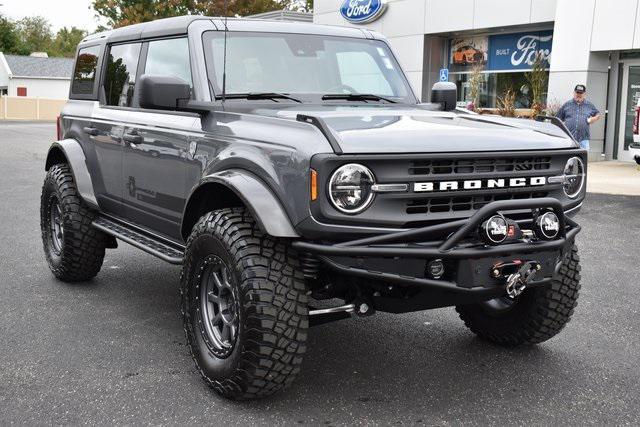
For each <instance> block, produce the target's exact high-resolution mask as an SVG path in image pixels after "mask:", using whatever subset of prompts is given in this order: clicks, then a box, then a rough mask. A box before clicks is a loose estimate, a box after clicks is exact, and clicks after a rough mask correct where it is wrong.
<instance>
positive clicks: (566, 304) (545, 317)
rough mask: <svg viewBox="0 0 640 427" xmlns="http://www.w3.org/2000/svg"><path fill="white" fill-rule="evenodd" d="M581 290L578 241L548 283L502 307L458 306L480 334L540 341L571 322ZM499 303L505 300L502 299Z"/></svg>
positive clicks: (509, 341)
mask: <svg viewBox="0 0 640 427" xmlns="http://www.w3.org/2000/svg"><path fill="white" fill-rule="evenodd" d="M579 291H580V257H579V256H578V248H577V247H576V246H575V245H574V246H573V247H572V248H571V251H570V252H569V253H568V254H567V257H566V258H565V260H564V262H563V264H562V266H561V267H560V272H559V274H558V275H557V276H556V277H555V278H554V279H553V281H552V282H551V284H549V285H548V286H545V287H540V288H535V289H527V290H525V291H524V292H523V293H522V294H521V295H520V296H518V297H517V298H516V299H515V300H514V301H513V302H512V303H504V306H501V307H499V308H496V303H494V304H489V303H481V304H471V305H463V306H457V307H456V310H457V311H458V314H460V318H461V319H462V320H463V321H464V323H465V325H466V326H467V327H468V328H469V329H471V331H472V332H474V333H475V334H476V335H478V336H479V337H480V338H483V339H485V340H488V341H491V342H493V343H495V344H498V345H502V346H504V347H515V346H519V345H527V344H537V343H541V342H543V341H546V340H548V339H549V338H551V337H553V336H554V335H556V334H557V333H558V332H560V331H561V330H562V328H564V327H565V325H566V324H567V323H568V322H569V320H570V319H571V315H572V314H573V310H574V308H575V307H576V305H577V304H578V302H577V300H578V293H579ZM505 299H506V297H505ZM498 304H503V303H500V301H499V300H498Z"/></svg>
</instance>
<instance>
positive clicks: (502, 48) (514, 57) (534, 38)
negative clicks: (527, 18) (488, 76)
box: [487, 30, 553, 71]
mask: <svg viewBox="0 0 640 427" xmlns="http://www.w3.org/2000/svg"><path fill="white" fill-rule="evenodd" d="M552 44H553V31H552V30H547V31H531V32H526V33H515V34H497V35H493V36H489V64H488V67H487V68H488V69H489V70H492V71H499V70H502V71H504V70H528V69H531V67H532V66H533V61H535V59H536V55H537V54H541V55H542V58H543V59H544V61H545V62H546V64H545V67H549V60H550V59H551V46H552Z"/></svg>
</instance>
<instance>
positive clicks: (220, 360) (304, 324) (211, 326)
mask: <svg viewBox="0 0 640 427" xmlns="http://www.w3.org/2000/svg"><path fill="white" fill-rule="evenodd" d="M181 294H182V313H183V317H184V329H185V332H186V336H187V342H188V345H189V348H190V350H191V354H192V356H193V359H194V361H195V363H196V366H197V367H198V369H199V370H200V373H201V374H202V376H203V377H204V379H205V380H206V381H207V382H208V383H209V384H210V385H211V386H212V387H213V388H214V390H215V391H216V392H218V393H219V394H220V395H222V396H224V397H227V398H231V399H251V398H258V397H264V396H268V395H271V394H273V393H275V392H277V391H279V390H280V389H282V388H283V387H285V386H287V385H288V384H290V383H291V382H292V381H293V380H294V378H295V377H296V375H297V374H298V372H299V371H300V364H301V363H302V357H303V355H304V352H305V350H306V344H305V343H306V339H307V328H308V308H307V295H306V290H305V283H304V278H303V276H302V272H301V270H300V267H299V264H298V261H297V259H296V256H295V254H294V253H293V252H292V250H291V248H290V247H289V245H288V244H286V242H283V241H280V240H277V239H274V238H272V237H270V236H267V235H265V234H264V233H262V232H261V231H260V229H259V227H258V226H257V224H256V223H255V221H254V220H253V218H252V217H251V215H250V214H249V213H248V212H247V211H246V210H244V209H239V208H236V209H222V210H218V211H214V212H211V213H209V214H207V215H205V216H203V217H202V218H200V220H199V221H198V223H197V224H196V225H195V226H194V229H193V231H192V233H191V235H190V237H189V239H188V241H187V250H186V254H185V261H184V265H183V269H182V276H181Z"/></svg>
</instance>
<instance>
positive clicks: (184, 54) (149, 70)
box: [144, 38, 191, 85]
mask: <svg viewBox="0 0 640 427" xmlns="http://www.w3.org/2000/svg"><path fill="white" fill-rule="evenodd" d="M144 74H153V75H159V76H174V77H179V78H181V79H182V80H184V81H185V82H187V83H189V84H190V85H191V67H190V65H189V44H188V42H187V39H186V38H181V39H168V40H157V41H154V42H150V43H149V51H148V53H147V63H146V65H145V67H144Z"/></svg>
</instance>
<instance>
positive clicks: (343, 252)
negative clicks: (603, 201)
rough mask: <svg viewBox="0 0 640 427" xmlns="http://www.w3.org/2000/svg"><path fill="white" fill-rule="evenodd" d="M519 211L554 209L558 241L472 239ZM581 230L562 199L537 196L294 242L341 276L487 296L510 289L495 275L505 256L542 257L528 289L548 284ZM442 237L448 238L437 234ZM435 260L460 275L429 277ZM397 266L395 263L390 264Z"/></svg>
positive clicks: (473, 296) (521, 257)
mask: <svg viewBox="0 0 640 427" xmlns="http://www.w3.org/2000/svg"><path fill="white" fill-rule="evenodd" d="M517 209H532V210H535V209H551V210H553V212H554V213H555V214H556V215H557V216H558V218H559V220H560V233H559V235H558V236H557V237H556V238H555V239H554V240H534V241H523V240H520V241H513V242H510V243H505V244H502V245H498V246H487V245H483V244H481V243H479V242H478V241H475V242H474V241H472V240H473V239H470V236H473V234H474V232H475V231H476V230H477V228H478V226H479V225H480V224H482V222H483V221H485V220H486V219H487V218H489V217H491V216H492V215H495V214H497V213H501V212H506V211H511V210H517ZM525 222H526V221H525ZM530 222H531V221H530ZM579 231H580V226H579V225H578V224H577V223H576V222H574V221H573V220H572V219H571V218H569V217H567V216H566V215H565V214H564V211H563V208H562V204H561V203H560V202H559V201H558V200H556V199H554V198H538V199H527V200H505V201H496V202H492V203H490V204H487V205H486V206H484V207H482V208H481V209H479V210H478V211H476V212H475V214H473V215H472V216H471V217H470V218H468V219H462V220H456V221H452V222H447V223H442V224H437V225H431V226H428V227H422V228H416V229H412V230H407V231H400V232H396V233H391V234H384V235H378V236H373V237H367V238H363V239H358V240H352V241H349V242H343V243H336V244H322V243H311V242H303V241H298V242H294V243H293V245H294V247H295V248H296V249H297V250H299V251H302V252H307V253H311V254H314V255H315V256H317V257H318V258H319V259H320V261H321V262H322V263H323V265H324V266H326V267H327V268H329V269H331V270H333V271H334V272H336V273H339V274H342V275H347V276H356V277H361V278H364V279H369V280H377V281H384V282H385V283H386V284H390V285H399V286H413V287H420V288H425V289H429V290H433V291H441V292H446V293H448V294H455V295H459V296H465V295H466V296H469V297H472V298H474V299H475V297H480V298H484V299H486V298H495V297H497V296H501V295H503V294H504V292H505V290H504V286H497V285H503V283H504V280H498V279H496V278H491V277H490V271H491V266H492V265H495V263H496V262H499V261H502V260H514V259H520V260H536V261H542V264H543V265H545V266H546V268H544V269H543V270H542V271H541V274H540V276H542V277H539V278H536V280H534V281H533V282H531V283H530V285H529V287H534V286H542V285H545V284H547V283H549V282H550V281H551V280H552V278H553V275H554V274H556V273H557V272H558V270H559V268H560V266H561V264H562V260H563V257H564V255H565V254H566V253H567V252H568V250H570V249H571V246H572V245H573V242H574V239H575V236H576V235H577V234H578V232H579ZM443 235H445V236H448V237H446V238H444V239H441V240H438V239H437V237H436V238H434V236H443ZM537 258H540V259H537ZM435 259H440V260H442V261H443V262H444V263H449V265H453V266H454V267H453V270H454V271H455V273H454V274H452V275H448V276H444V277H443V278H441V279H433V278H428V277H427V274H426V272H425V269H424V265H425V264H426V262H428V261H429V260H435ZM371 260H373V262H371ZM385 260H387V262H385ZM410 260H413V261H410ZM416 260H417V264H416ZM393 264H395V266H396V267H395V268H390V266H392V265H393ZM416 265H417V266H418V267H415V266H416ZM398 266H399V268H400V270H398ZM405 267H406V268H405ZM394 270H395V271H394ZM416 273H417V274H416ZM403 311H405V310H403Z"/></svg>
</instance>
